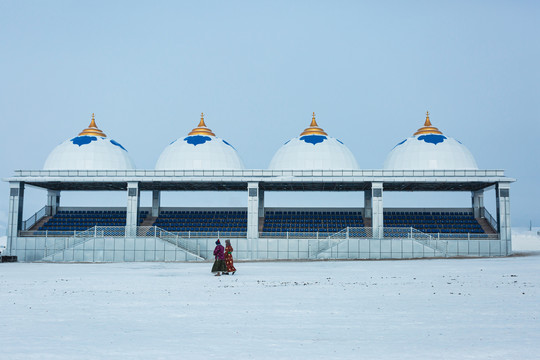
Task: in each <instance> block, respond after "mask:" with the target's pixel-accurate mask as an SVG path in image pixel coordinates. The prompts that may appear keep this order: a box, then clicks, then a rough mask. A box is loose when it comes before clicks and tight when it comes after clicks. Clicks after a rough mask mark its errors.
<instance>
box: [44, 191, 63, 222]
mask: <svg viewBox="0 0 540 360" xmlns="http://www.w3.org/2000/svg"><path fill="white" fill-rule="evenodd" d="M59 207H60V190H47V207H46V208H45V214H46V215H47V216H54V215H56V213H58V208H59Z"/></svg>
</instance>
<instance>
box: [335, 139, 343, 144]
mask: <svg viewBox="0 0 540 360" xmlns="http://www.w3.org/2000/svg"><path fill="white" fill-rule="evenodd" d="M336 140H337V142H338V143H340V144H341V145H345V144H344V143H343V142H341V140H339V139H336Z"/></svg>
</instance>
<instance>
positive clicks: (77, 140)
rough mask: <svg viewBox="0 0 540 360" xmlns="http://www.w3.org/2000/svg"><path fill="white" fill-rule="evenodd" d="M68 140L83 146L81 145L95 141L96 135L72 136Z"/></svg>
mask: <svg viewBox="0 0 540 360" xmlns="http://www.w3.org/2000/svg"><path fill="white" fill-rule="evenodd" d="M70 141H71V142H72V143H73V144H75V145H79V147H81V146H83V145H87V144H90V143H91V142H92V141H97V137H95V136H88V135H83V136H77V137H74V138H73V139H71V140H70Z"/></svg>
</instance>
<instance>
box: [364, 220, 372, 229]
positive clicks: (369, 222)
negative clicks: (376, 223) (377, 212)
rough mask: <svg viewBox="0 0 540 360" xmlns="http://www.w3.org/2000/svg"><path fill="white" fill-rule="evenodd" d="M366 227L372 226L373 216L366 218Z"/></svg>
mask: <svg viewBox="0 0 540 360" xmlns="http://www.w3.org/2000/svg"><path fill="white" fill-rule="evenodd" d="M364 227H367V228H370V227H371V218H364Z"/></svg>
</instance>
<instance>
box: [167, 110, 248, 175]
mask: <svg viewBox="0 0 540 360" xmlns="http://www.w3.org/2000/svg"><path fill="white" fill-rule="evenodd" d="M242 169H244V163H243V162H242V160H241V159H240V156H238V152H237V151H236V149H235V148H234V147H233V146H232V145H231V144H229V143H228V142H227V141H225V140H223V139H220V138H218V137H217V136H216V135H215V134H214V133H213V132H212V130H210V129H209V128H208V127H206V124H205V123H204V114H201V120H200V122H199V126H197V127H196V128H195V129H193V130H192V131H191V132H190V133H189V134H188V136H186V137H182V138H179V139H177V140H175V141H173V142H172V143H170V144H169V145H168V146H167V147H166V148H165V150H163V152H162V153H161V155H160V156H159V159H158V161H157V163H156V170H242Z"/></svg>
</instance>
